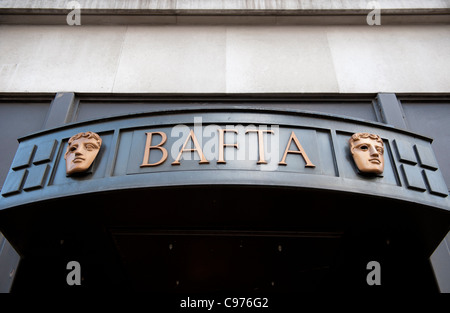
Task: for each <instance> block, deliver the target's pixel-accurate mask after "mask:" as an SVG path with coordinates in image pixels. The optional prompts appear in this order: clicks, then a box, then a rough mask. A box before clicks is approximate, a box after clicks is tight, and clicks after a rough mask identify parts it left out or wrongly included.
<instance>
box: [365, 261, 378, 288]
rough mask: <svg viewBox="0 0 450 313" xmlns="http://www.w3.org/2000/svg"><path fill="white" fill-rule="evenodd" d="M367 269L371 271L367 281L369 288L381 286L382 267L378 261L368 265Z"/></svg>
mask: <svg viewBox="0 0 450 313" xmlns="http://www.w3.org/2000/svg"><path fill="white" fill-rule="evenodd" d="M366 269H368V270H370V269H371V271H370V272H369V274H367V277H366V281H367V284H368V285H369V286H373V285H378V286H379V285H381V266H380V263H378V262H377V261H370V262H369V263H367V266H366Z"/></svg>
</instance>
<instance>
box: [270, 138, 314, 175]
mask: <svg viewBox="0 0 450 313" xmlns="http://www.w3.org/2000/svg"><path fill="white" fill-rule="evenodd" d="M292 140H294V143H295V145H296V146H297V149H298V150H289V147H290V146H291V142H292ZM288 153H296V154H300V155H301V156H302V157H303V160H305V162H306V165H305V167H316V166H315V165H314V164H312V162H311V161H310V160H309V158H308V155H307V154H306V152H305V150H303V147H302V145H301V144H300V141H298V139H297V136H295V134H294V132H291V137H289V141H288V144H287V146H286V149H285V150H284V155H283V158H282V159H281V161H280V163H278V164H279V165H287V163H286V156H287V154H288Z"/></svg>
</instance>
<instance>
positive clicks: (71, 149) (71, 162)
mask: <svg viewBox="0 0 450 313" xmlns="http://www.w3.org/2000/svg"><path fill="white" fill-rule="evenodd" d="M101 145H102V139H101V138H100V136H99V135H97V134H96V133H93V132H85V133H79V134H76V135H74V136H72V137H71V138H70V139H69V145H68V147H67V150H66V154H65V155H64V159H65V160H66V174H67V175H69V176H70V175H72V174H75V173H83V172H86V171H87V170H88V169H89V168H90V166H91V165H92V162H94V160H95V158H96V157H97V154H98V151H99V150H100V147H101Z"/></svg>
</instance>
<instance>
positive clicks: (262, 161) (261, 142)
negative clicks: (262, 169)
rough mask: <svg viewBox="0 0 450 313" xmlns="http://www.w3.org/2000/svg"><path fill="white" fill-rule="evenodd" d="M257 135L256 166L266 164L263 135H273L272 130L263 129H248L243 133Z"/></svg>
mask: <svg viewBox="0 0 450 313" xmlns="http://www.w3.org/2000/svg"><path fill="white" fill-rule="evenodd" d="M256 132H257V133H258V145H259V160H258V162H257V163H256V164H267V161H266V160H265V158H264V137H263V136H264V133H271V134H273V133H274V131H273V130H265V129H258V130H256V129H249V130H247V131H246V132H245V133H246V134H247V133H256Z"/></svg>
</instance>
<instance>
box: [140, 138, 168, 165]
mask: <svg viewBox="0 0 450 313" xmlns="http://www.w3.org/2000/svg"><path fill="white" fill-rule="evenodd" d="M145 134H146V135H147V141H146V142H145V151H144V159H143V160H142V164H141V167H150V166H158V165H160V164H162V163H164V162H165V161H166V160H167V156H168V153H167V150H166V149H165V148H163V147H162V145H163V144H164V143H165V142H166V140H167V135H166V133H164V132H152V133H145ZM153 134H158V135H160V136H161V142H160V143H159V144H157V145H156V146H152V138H153ZM151 149H159V150H161V152H162V154H163V155H162V157H161V159H160V160H159V161H158V162H156V163H151V164H149V163H148V161H149V159H150V150H151Z"/></svg>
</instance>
